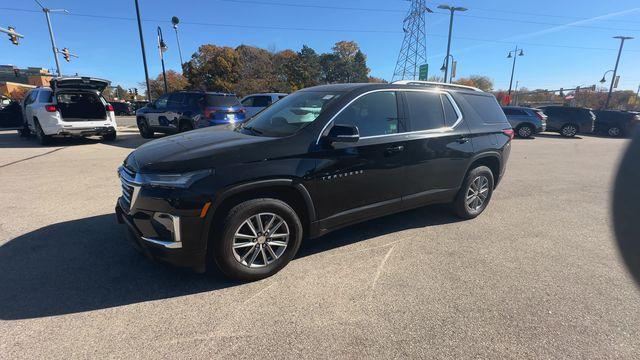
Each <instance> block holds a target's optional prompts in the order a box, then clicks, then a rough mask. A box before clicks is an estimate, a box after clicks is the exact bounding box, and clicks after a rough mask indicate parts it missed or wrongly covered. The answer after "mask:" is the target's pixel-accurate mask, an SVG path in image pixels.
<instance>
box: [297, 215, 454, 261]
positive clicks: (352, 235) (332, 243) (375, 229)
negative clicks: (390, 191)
mask: <svg viewBox="0 0 640 360" xmlns="http://www.w3.org/2000/svg"><path fill="white" fill-rule="evenodd" d="M459 221H463V220H462V219H461V218H459V217H456V216H455V215H453V213H452V211H451V209H449V207H448V206H447V205H431V206H426V207H421V208H418V209H414V210H409V211H405V212H401V213H397V214H393V215H388V216H385V217H381V218H376V219H373V220H369V221H366V222H363V223H360V224H355V225H352V226H349V227H345V228H342V229H340V230H336V231H334V232H331V233H329V234H327V235H324V236H322V237H319V238H317V239H307V240H305V241H304V242H303V243H302V245H301V246H300V250H298V255H297V256H296V257H297V258H302V257H305V256H310V255H314V254H317V253H320V252H323V251H327V250H331V249H336V248H339V247H343V246H347V245H351V244H354V243H357V242H360V241H364V240H367V239H372V238H376V237H379V236H384V235H388V234H391V233H396V232H399V231H403V230H409V229H417V228H424V227H429V226H435V225H444V224H450V223H454V222H459Z"/></svg>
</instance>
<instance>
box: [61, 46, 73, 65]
mask: <svg viewBox="0 0 640 360" xmlns="http://www.w3.org/2000/svg"><path fill="white" fill-rule="evenodd" d="M61 52H62V57H64V59H65V60H66V61H67V62H69V61H70V60H71V53H70V52H69V49H67V48H64V49H62V51H61Z"/></svg>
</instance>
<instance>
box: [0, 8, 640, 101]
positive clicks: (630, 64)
mask: <svg viewBox="0 0 640 360" xmlns="http://www.w3.org/2000/svg"><path fill="white" fill-rule="evenodd" d="M139 1H140V6H141V12H142V17H143V19H145V21H144V22H143V31H144V36H145V45H146V46H147V59H148V62H149V71H150V74H151V76H153V77H155V76H156V75H157V74H158V73H159V72H160V71H161V68H160V60H159V57H158V51H157V47H156V38H155V37H156V26H158V25H160V26H162V28H163V30H164V35H165V40H166V42H167V44H168V46H169V51H168V52H167V53H166V55H165V62H166V65H167V67H168V68H170V69H176V70H179V58H178V53H177V47H176V42H175V34H174V32H173V29H172V28H171V24H170V19H171V16H174V15H175V16H178V17H179V18H180V19H181V21H182V24H181V25H180V29H179V31H180V39H181V45H182V50H183V54H184V57H185V58H189V57H190V55H191V54H192V53H193V52H194V51H195V50H196V49H197V47H198V46H199V45H201V44H206V43H211V44H216V45H227V46H233V47H235V46H238V45H240V44H248V45H254V46H259V47H263V48H267V49H271V50H273V49H275V50H282V49H287V48H291V49H294V50H299V49H300V48H301V47H302V45H303V44H307V45H309V46H311V47H313V48H314V49H316V51H318V52H326V51H330V49H331V46H332V45H333V44H334V43H335V42H337V41H340V40H353V41H356V42H358V44H360V47H361V48H362V50H363V51H364V52H365V54H367V61H368V65H369V67H370V68H371V70H372V71H371V75H373V76H378V77H382V78H385V79H387V80H390V79H391V76H392V74H393V70H394V66H395V62H396V59H397V56H398V51H399V49H400V45H401V42H402V37H403V33H402V19H403V18H404V16H405V12H406V10H407V8H408V5H409V2H407V1H403V0H324V1H322V2H318V1H312V0H297V1H294V0H208V1H205V0H183V1H175V0H173V1H166V0H155V1H152V0H139ZM42 2H43V3H44V4H45V5H46V6H48V7H49V8H52V9H53V8H65V9H67V10H69V11H70V12H71V15H63V14H53V15H52V22H53V27H54V31H55V35H56V41H57V45H58V47H59V48H63V47H68V48H70V49H72V51H73V52H75V53H77V54H78V55H79V58H78V59H72V62H71V63H67V62H65V61H64V60H63V59H62V58H61V67H62V72H63V73H64V74H75V73H76V72H77V73H79V74H81V75H92V76H99V77H104V78H107V79H110V80H111V81H112V82H113V83H114V84H122V85H123V86H125V87H127V88H128V87H134V86H137V84H138V83H139V82H141V81H143V80H144V70H143V67H142V59H141V53H140V45H139V40H138V30H137V24H136V22H135V21H133V20H131V19H133V18H135V9H134V5H133V3H134V2H133V0H112V1H86V0H85V1H82V0H42ZM269 3H270V4H269ZM440 3H441V2H432V1H428V2H427V5H428V6H429V7H431V8H432V9H433V10H435V11H437V12H441V11H442V10H438V9H437V5H438V4H440ZM277 4H289V5H296V4H297V5H303V6H304V5H308V6H321V7H323V8H318V7H299V6H282V5H277ZM450 4H452V5H456V6H464V7H467V8H469V11H467V12H465V13H462V14H460V15H456V18H455V21H454V38H453V41H452V54H453V55H454V57H455V58H456V60H457V61H458V76H459V77H460V76H468V75H473V74H480V75H487V76H489V77H490V78H492V79H493V80H494V82H495V86H496V88H502V89H504V88H507V87H508V85H509V75H510V70H511V62H510V61H509V59H507V58H506V55H507V53H508V51H509V50H510V49H513V48H514V47H515V45H516V44H519V46H520V47H522V48H524V51H525V56H524V57H520V58H518V64H517V68H516V76H515V78H516V80H518V81H519V83H520V85H521V86H526V87H528V88H549V89H550V88H559V87H565V88H567V87H572V86H576V85H591V84H595V83H596V82H597V81H598V80H599V79H600V78H601V77H602V74H603V73H604V72H605V71H606V70H609V69H612V68H613V66H614V64H615V59H616V54H617V49H618V46H619V42H618V40H615V39H612V37H613V36H616V35H627V36H634V37H636V39H634V40H630V41H627V42H626V43H625V48H624V52H623V54H622V59H621V63H620V68H619V75H621V82H620V88H624V89H633V90H636V89H637V87H638V85H640V66H638V64H639V63H640V62H639V60H640V2H638V1H637V0H616V1H611V0H609V1H604V0H599V1H594V0H583V1H578V0H563V1H558V0H555V1H548V0H544V1H514V0H511V1H504V0H495V1H488V0H485V1H471V0H455V1H453V2H450ZM340 7H342V8H345V7H346V8H352V9H337V8H340ZM353 8H357V9H353ZM18 9H25V10H31V11H33V12H29V11H18ZM38 9H39V8H38V7H37V5H36V3H35V2H33V1H31V0H21V1H9V0H1V1H0V26H2V27H6V26H9V25H11V26H14V27H15V28H16V29H17V31H18V32H20V33H22V34H23V35H25V38H24V39H23V40H22V42H21V44H20V46H13V45H12V44H11V43H10V42H9V41H8V40H7V39H5V38H4V34H2V35H3V37H2V38H0V40H2V41H0V64H14V65H18V66H20V67H24V66H42V67H46V68H53V67H54V62H53V55H52V53H51V48H50V43H49V36H48V32H47V26H46V21H45V18H44V14H43V13H42V12H39V11H37V10H38ZM366 9H369V10H366ZM371 9H377V10H371ZM96 16H97V17H96ZM104 17H109V18H104ZM283 27H284V28H292V29H282V28H283ZM301 29H314V30H313V31H311V30H301ZM447 31H448V15H447V14H443V13H434V14H428V15H427V56H428V57H429V63H430V66H431V72H433V71H434V70H435V69H437V68H439V67H440V65H441V64H442V59H443V58H444V55H445V51H446V35H447Z"/></svg>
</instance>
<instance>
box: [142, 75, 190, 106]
mask: <svg viewBox="0 0 640 360" xmlns="http://www.w3.org/2000/svg"><path fill="white" fill-rule="evenodd" d="M166 74H167V88H168V90H169V92H171V91H178V90H185V89H186V88H187V87H188V86H189V82H188V81H187V78H185V77H184V76H183V75H182V74H180V73H178V72H176V71H174V70H167V72H166ZM140 85H141V86H144V85H145V84H144V83H142V84H140ZM149 88H150V90H151V98H152V99H157V98H158V97H160V96H161V95H162V94H164V79H163V78H162V73H160V74H158V76H156V78H155V79H150V80H149Z"/></svg>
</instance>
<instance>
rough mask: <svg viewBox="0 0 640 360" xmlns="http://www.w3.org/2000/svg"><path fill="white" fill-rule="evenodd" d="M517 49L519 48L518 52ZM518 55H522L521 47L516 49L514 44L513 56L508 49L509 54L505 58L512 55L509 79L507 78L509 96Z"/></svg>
mask: <svg viewBox="0 0 640 360" xmlns="http://www.w3.org/2000/svg"><path fill="white" fill-rule="evenodd" d="M518 50H520V53H518ZM518 56H524V52H523V50H522V49H518V45H516V48H515V50H513V56H512V54H511V51H509V56H507V58H511V57H513V65H511V80H509V93H508V94H509V96H511V89H512V86H513V74H514V73H515V71H516V58H517V57H518Z"/></svg>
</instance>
